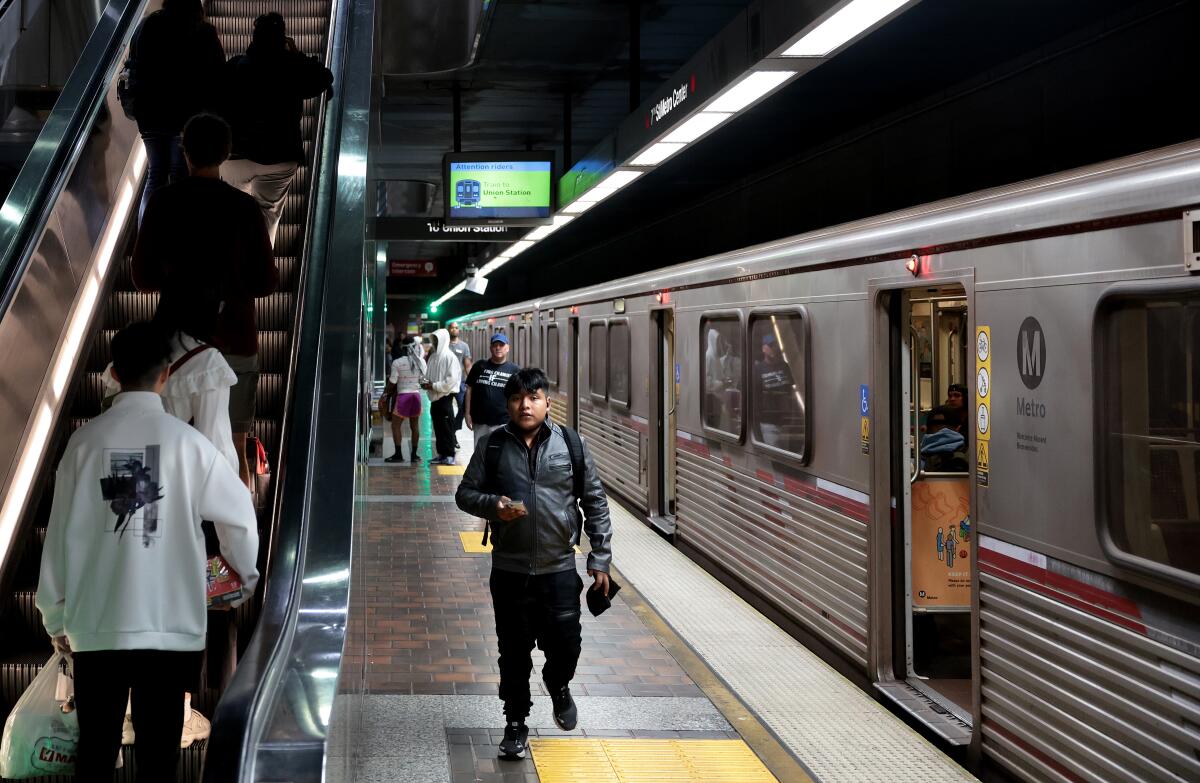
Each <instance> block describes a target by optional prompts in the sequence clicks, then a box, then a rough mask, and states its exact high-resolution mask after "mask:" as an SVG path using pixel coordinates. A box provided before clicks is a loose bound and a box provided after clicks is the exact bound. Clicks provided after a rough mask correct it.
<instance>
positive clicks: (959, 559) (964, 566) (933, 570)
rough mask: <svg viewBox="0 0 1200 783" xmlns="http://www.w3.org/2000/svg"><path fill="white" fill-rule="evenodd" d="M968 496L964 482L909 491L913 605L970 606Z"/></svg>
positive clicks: (929, 481) (924, 483) (919, 485)
mask: <svg viewBox="0 0 1200 783" xmlns="http://www.w3.org/2000/svg"><path fill="white" fill-rule="evenodd" d="M970 511H971V494H970V483H969V481H968V479H967V478H966V477H965V476H964V477H963V478H924V479H921V480H920V481H918V482H916V483H915V484H913V487H912V603H913V606H914V607H924V608H934V607H937V608H955V607H956V608H969V607H970V606H971V557H970V554H971V549H970V548H971V545H972V543H973V542H972V537H971V516H970Z"/></svg>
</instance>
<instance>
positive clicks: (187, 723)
mask: <svg viewBox="0 0 1200 783" xmlns="http://www.w3.org/2000/svg"><path fill="white" fill-rule="evenodd" d="M130 712H132V709H131V705H129V703H128V702H127V703H126V706H125V722H124V723H123V724H122V726H121V744H122V745H132V744H133V742H134V739H135V735H134V733H133V718H132V717H131V716H130ZM210 734H212V723H211V722H210V721H209V720H208V718H206V717H204V716H203V715H201V714H200V711H199V710H194V709H192V694H190V693H189V694H186V695H185V696H184V697H183V736H182V737H180V740H179V747H180V748H187V747H191V744H192V743H193V742H195V741H196V740H202V739H208V736H209V735H210Z"/></svg>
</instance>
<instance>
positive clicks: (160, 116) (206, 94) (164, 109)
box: [118, 0, 225, 223]
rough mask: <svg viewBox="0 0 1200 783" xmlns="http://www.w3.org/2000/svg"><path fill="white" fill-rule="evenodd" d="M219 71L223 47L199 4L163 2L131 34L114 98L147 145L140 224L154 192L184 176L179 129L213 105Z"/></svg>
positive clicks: (194, 0) (194, 1)
mask: <svg viewBox="0 0 1200 783" xmlns="http://www.w3.org/2000/svg"><path fill="white" fill-rule="evenodd" d="M224 67H225V49H224V48H223V47H222V46H221V39H220V37H219V36H218V35H217V30H216V28H215V27H213V26H212V25H211V24H209V23H208V22H206V21H205V20H204V4H203V3H202V2H201V0H163V4H162V8H161V9H160V10H158V11H155V12H154V13H152V14H150V15H149V16H147V17H146V18H145V19H143V20H142V22H141V24H139V25H138V28H137V30H136V31H135V32H134V34H133V39H132V41H131V42H130V45H129V59H128V60H126V62H125V72H124V74H123V79H122V83H121V88H120V89H119V93H118V94H119V96H120V98H121V102H122V104H123V107H124V109H125V111H126V113H127V114H129V115H130V116H131V117H132V118H133V119H134V120H135V121H136V122H137V126H138V133H139V134H140V135H141V137H142V142H143V143H144V144H145V145H146V187H145V189H144V190H143V191H142V201H141V206H140V207H139V208H138V222H139V223H140V222H141V220H142V218H143V217H144V216H145V214H146V207H147V206H148V205H149V203H150V197H151V196H152V195H153V194H154V192H155V191H156V190H158V189H159V188H161V187H163V186H164V185H166V184H167V183H168V182H173V181H175V180H177V179H182V178H183V177H186V176H187V173H188V170H187V163H186V161H185V160H184V158H183V150H182V148H181V146H180V145H181V134H182V133H183V126H184V125H185V124H186V123H187V121H188V119H190V118H191V117H193V116H195V115H197V114H199V113H201V112H203V111H205V110H208V109H212V108H213V107H214V106H215V104H216V101H217V96H218V94H219V92H220V89H221V75H222V70H223V69H224Z"/></svg>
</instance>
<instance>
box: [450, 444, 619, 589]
mask: <svg viewBox="0 0 1200 783" xmlns="http://www.w3.org/2000/svg"><path fill="white" fill-rule="evenodd" d="M509 426H510V425H505V426H504V427H501V428H499V429H497V430H495V431H493V432H492V433H491V434H490V435H488V437H487V438H485V439H484V440H482V441H480V442H479V446H478V447H477V448H476V449H475V455H474V456H473V457H471V464H470V465H468V466H467V472H466V474H465V475H464V476H463V479H462V482H461V483H460V484H459V485H458V492H457V493H456V494H455V500H456V501H457V503H458V507H459V508H461V509H462V510H463V511H466V512H467V513H468V514H472V515H474V516H477V517H483V518H484V519H487V520H488V521H489V522H491V525H492V566H493V567H495V568H498V569H500V570H501V571H515V572H518V573H523V574H554V573H558V572H560V571H567V570H570V569H572V568H574V567H575V552H574V549H573V547H574V546H575V544H577V543H578V542H579V529H580V522H581V517H580V506H582V508H583V517H584V518H585V519H586V522H584V525H583V527H584V530H585V531H586V533H587V537H588V540H589V541H590V542H591V544H592V551H591V553H590V554H589V555H588V562H587V567H588V568H592V569H595V570H597V571H605V572H607V571H608V567H609V563H610V562H611V561H612V550H611V549H610V547H609V544H610V540H611V539H612V524H611V522H610V521H609V516H608V498H607V497H605V495H604V487H603V486H601V484H600V476H599V474H598V473H597V472H596V466H595V464H594V463H593V462H592V457H591V454H589V453H588V451H587V447H586V446H584V451H583V459H584V465H585V471H586V472H585V475H584V481H583V497H582V498H580V499H579V500H580V503H579V504H576V502H575V497H574V482H573V481H572V478H571V453H570V452H569V451H568V450H567V441H566V439H565V438H564V436H563V432H562V429H561V428H559V426H558V425H557V424H554V423H553V422H551V421H549V420H547V421H546V423H544V424H543V425H542V429H541V431H540V432H539V433H538V437H537V440H536V441H535V442H534V446H533V452H534V453H533V455H532V456H533V458H532V459H530V457H531V455H530V449H527V448H526V447H525V442H524V440H522V439H521V438H520V436H518V435H516V434H514V433H513V432H511V431H510V430H509ZM492 438H501V439H503V443H504V445H503V447H502V450H501V452H500V460H499V466H498V468H497V475H496V480H495V484H494V485H493V486H491V487H489V486H487V477H486V476H485V475H484V474H485V472H486V471H485V466H484V461H485V456H484V455H485V454H486V452H487V444H488V443H489V441H490V440H491V439H492ZM501 495H507V496H508V497H509V498H511V499H513V500H521V501H524V503H525V508H526V510H527V511H528V513H527V514H526V515H525V516H523V517H519V518H518V519H514V520H512V521H511V522H504V521H502V520H501V519H500V516H499V515H498V514H497V513H496V504H497V503H498V502H499V500H500V496H501Z"/></svg>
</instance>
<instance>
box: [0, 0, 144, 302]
mask: <svg viewBox="0 0 1200 783" xmlns="http://www.w3.org/2000/svg"><path fill="white" fill-rule="evenodd" d="M148 4H152V5H155V6H157V5H158V2H154V1H153V0H109V2H108V4H107V5H106V6H105V8H104V11H103V12H101V14H100V18H99V19H98V20H97V23H96V29H95V30H93V31H92V34H91V36H90V37H89V38H88V42H87V44H86V45H85V46H84V48H83V53H82V54H81V55H80V57H79V62H78V63H76V65H75V68H74V69H73V70H72V71H71V75H70V76H69V77H67V83H66V84H65V85H64V86H63V91H62V93H60V94H59V96H58V100H57V101H56V102H55V104H54V108H53V109H52V110H51V111H50V116H49V117H48V118H47V119H46V124H45V125H44V126H42V130H41V132H40V133H39V134H38V137H37V141H35V142H34V144H33V149H32V150H31V151H30V153H29V157H28V158H26V160H25V163H24V164H23V165H22V166H21V171H20V172H19V173H18V174H17V178H16V180H14V181H13V185H12V188H11V189H10V190H9V193H8V197H7V198H6V199H5V200H4V204H3V206H0V318H3V317H4V315H5V314H6V313H7V312H8V308H9V305H10V304H12V300H13V297H14V296H15V295H16V292H17V289H18V287H19V286H20V284H21V279H22V277H23V276H24V272H25V270H26V269H27V268H28V267H29V263H30V260H31V259H32V258H33V254H34V251H35V250H36V249H37V244H38V240H39V238H40V237H41V236H42V233H43V231H44V230H45V227H46V223H47V221H48V220H49V218H50V213H51V211H52V210H53V208H54V205H55V202H56V201H57V200H58V196H59V194H60V193H61V192H62V190H63V188H64V187H65V185H66V183H67V181H68V179H69V178H70V175H71V172H72V171H73V170H74V168H75V164H76V163H77V162H78V161H79V158H80V155H81V154H82V153H83V150H84V148H85V147H86V145H87V142H88V139H89V134H88V132H87V131H88V129H89V128H91V127H92V126H93V124H94V123H95V121H96V117H97V115H99V113H100V111H101V110H102V109H103V107H104V103H105V96H106V95H107V94H108V89H109V85H110V84H111V83H112V80H113V77H114V76H115V75H116V72H117V69H118V68H120V66H121V62H122V55H123V54H124V53H125V51H126V50H127V49H128V47H129V40H130V39H131V38H132V37H133V33H134V31H135V30H136V29H137V24H138V22H140V21H141V19H142V15H143V11H144V9H145V7H146V6H147V5H148Z"/></svg>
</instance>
